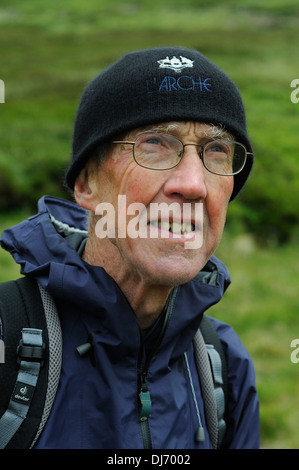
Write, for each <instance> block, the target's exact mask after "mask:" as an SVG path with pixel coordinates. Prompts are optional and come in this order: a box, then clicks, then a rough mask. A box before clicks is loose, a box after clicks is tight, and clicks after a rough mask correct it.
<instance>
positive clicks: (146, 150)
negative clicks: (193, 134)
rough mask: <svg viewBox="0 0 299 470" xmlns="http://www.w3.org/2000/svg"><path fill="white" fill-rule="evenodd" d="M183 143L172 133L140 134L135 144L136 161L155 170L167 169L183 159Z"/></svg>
mask: <svg viewBox="0 0 299 470" xmlns="http://www.w3.org/2000/svg"><path fill="white" fill-rule="evenodd" d="M182 152H183V144H182V143H181V142H180V141H179V140H178V139H176V138H175V137H173V136H171V135H165V134H159V133H146V134H142V135H140V136H139V137H138V138H137V139H136V141H135V145H134V158H135V160H136V162H137V163H138V164H139V165H141V166H143V167H145V168H151V169H154V170H167V169H169V168H173V167H174V166H175V165H177V164H178V163H179V161H180V159H181V155H182Z"/></svg>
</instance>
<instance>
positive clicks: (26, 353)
mask: <svg viewBox="0 0 299 470" xmlns="http://www.w3.org/2000/svg"><path fill="white" fill-rule="evenodd" d="M45 352H46V345H45V343H42V346H36V345H28V344H26V345H25V344H24V342H23V340H22V339H21V340H20V342H19V345H18V347H17V355H18V357H17V362H18V364H20V363H21V361H22V360H23V361H29V362H39V363H40V366H41V367H42V366H43V365H44V358H45Z"/></svg>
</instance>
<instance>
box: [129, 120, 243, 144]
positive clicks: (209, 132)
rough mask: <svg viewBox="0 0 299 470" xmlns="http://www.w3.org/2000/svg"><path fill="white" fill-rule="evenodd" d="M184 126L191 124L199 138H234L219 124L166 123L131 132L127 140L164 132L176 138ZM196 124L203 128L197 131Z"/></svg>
mask: <svg viewBox="0 0 299 470" xmlns="http://www.w3.org/2000/svg"><path fill="white" fill-rule="evenodd" d="M186 124H193V125H194V127H195V133H196V135H197V136H198V137H199V138H200V137H210V138H217V139H229V140H233V139H234V136H233V135H232V134H231V133H230V132H228V131H227V130H226V129H225V128H224V126H222V125H221V124H219V125H217V124H213V123H211V124H207V123H204V122H203V123H196V122H188V123H187V122H182V123H181V122H166V123H162V124H157V125H155V124H152V125H148V126H145V127H142V128H138V129H134V130H133V131H131V132H129V133H128V134H127V136H126V137H127V138H128V139H133V138H136V137H137V136H139V135H140V134H142V133H144V132H149V131H152V132H165V133H167V134H172V133H173V134H176V135H177V136H179V135H180V133H181V132H182V131H183V129H182V125H186ZM196 124H202V125H203V127H200V128H199V129H197V126H196Z"/></svg>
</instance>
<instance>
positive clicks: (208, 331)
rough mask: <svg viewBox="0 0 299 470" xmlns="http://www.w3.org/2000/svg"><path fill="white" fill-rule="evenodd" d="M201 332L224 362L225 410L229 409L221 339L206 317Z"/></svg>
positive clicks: (224, 366) (203, 319) (224, 364)
mask: <svg viewBox="0 0 299 470" xmlns="http://www.w3.org/2000/svg"><path fill="white" fill-rule="evenodd" d="M200 331H201V333H202V336H203V338H204V341H205V343H206V344H212V345H213V346H214V348H215V349H216V351H217V352H218V354H219V356H220V358H221V362H222V380H223V392H224V397H225V405H226V406H225V408H226V409H227V400H228V398H227V397H228V377H227V362H226V357H225V354H224V351H223V346H222V344H221V341H220V339H219V336H218V334H217V332H216V330H215V328H214V325H213V324H212V322H211V320H210V318H209V317H208V316H207V315H204V316H203V318H202V320H201V323H200Z"/></svg>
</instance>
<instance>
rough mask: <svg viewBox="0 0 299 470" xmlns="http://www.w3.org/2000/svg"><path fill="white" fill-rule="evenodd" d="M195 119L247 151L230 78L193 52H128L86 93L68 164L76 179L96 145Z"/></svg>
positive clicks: (238, 181) (238, 180)
mask: <svg viewBox="0 0 299 470" xmlns="http://www.w3.org/2000/svg"><path fill="white" fill-rule="evenodd" d="M169 121H197V122H205V123H208V124H210V123H211V124H218V125H221V126H223V127H224V128H225V129H226V130H228V131H229V132H231V133H232V134H233V135H234V137H235V140H236V141H238V142H241V143H243V144H244V145H245V147H246V148H247V151H248V152H252V148H251V144H250V141H249V138H248V135H247V130H246V116H245V110H244V105H243V102H242V98H241V96H240V93H239V91H238V89H237V87H236V85H235V84H234V83H233V82H232V80H231V79H230V78H229V77H228V76H227V75H226V74H225V73H224V72H222V71H221V70H220V69H219V68H218V67H217V66H216V65H214V64H213V63H212V62H210V61H209V60H208V59H207V58H206V57H204V56H203V55H202V54H200V53H199V52H197V51H196V50H190V49H183V48H177V47H163V48H154V49H146V50H142V51H137V52H131V53H129V54H127V55H125V56H124V57H123V58H121V59H119V60H118V61H117V62H115V63H114V64H113V65H111V66H110V67H108V68H107V69H106V70H104V71H103V72H102V73H101V74H99V75H98V76H97V77H96V78H94V79H93V80H92V81H91V83H90V84H89V85H88V86H87V88H86V89H85V91H84V93H83V95H82V98H81V102H80V104H79V108H78V111H77V116H76V120H75V127H74V135H73V151H72V161H71V163H70V166H69V168H68V170H67V173H66V182H67V185H68V186H69V187H70V188H71V189H73V188H74V182H75V179H76V177H77V175H78V173H79V172H80V170H81V169H82V168H83V167H84V165H85V164H86V162H87V160H88V158H89V157H90V156H91V154H92V151H93V150H94V148H95V147H96V146H97V145H98V144H99V143H104V142H109V141H110V140H111V139H112V138H113V137H115V136H116V135H119V134H120V133H123V132H127V131H129V130H133V129H135V128H138V127H142V126H145V125H149V124H157V123H161V122H169ZM252 163H253V159H252V156H250V155H248V157H247V163H246V165H245V167H244V169H243V170H242V172H241V173H239V174H238V175H236V176H235V177H234V190H233V194H232V196H231V200H232V199H234V197H235V196H236V195H237V194H238V192H239V191H240V189H241V188H242V186H243V185H244V183H245V181H246V179H247V177H248V175H249V173H250V170H251V167H252Z"/></svg>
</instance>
